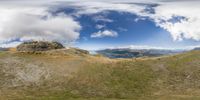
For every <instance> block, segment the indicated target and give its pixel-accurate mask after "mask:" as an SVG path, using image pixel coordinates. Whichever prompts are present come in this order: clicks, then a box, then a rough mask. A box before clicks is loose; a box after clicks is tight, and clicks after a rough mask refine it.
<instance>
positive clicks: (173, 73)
mask: <svg viewBox="0 0 200 100" xmlns="http://www.w3.org/2000/svg"><path fill="white" fill-rule="evenodd" d="M2 54H3V53H1V52H0V56H1V57H0V60H1V59H5V58H8V57H13V59H15V60H19V59H20V60H22V61H23V62H27V63H25V64H24V63H23V65H27V64H37V63H39V65H40V67H43V66H45V67H46V68H49V69H50V70H52V74H51V77H50V79H49V80H46V81H42V82H41V84H39V85H35V84H30V85H22V86H18V87H4V88H2V91H3V92H4V93H2V94H1V96H0V99H1V98H2V99H4V100H6V99H9V100H16V99H18V100H66V99H67V100H199V99H200V95H199V94H200V84H199V83H200V61H199V59H200V52H199V51H192V52H188V53H183V54H178V55H173V56H169V57H161V58H144V59H136V60H131V59H118V60H115V59H113V60H110V59H106V58H104V57H75V58H73V59H72V58H68V57H54V56H45V55H43V56H42V55H18V54H15V55H14V54H9V56H5V55H4V56H2ZM16 57H17V58H16ZM15 60H14V61H15ZM108 60H109V61H108ZM36 62H37V63H36ZM80 62H81V63H80ZM1 63H2V62H0V67H1V66H5V65H4V64H1ZM40 63H42V64H40ZM20 64H21V63H20ZM20 64H19V65H20ZM49 65H51V66H49ZM77 66H79V67H77ZM74 67H77V70H76V71H73V72H72V73H70V76H67V77H64V75H63V74H65V73H62V71H63V70H66V73H67V71H69V70H71V68H74ZM73 70H74V69H73ZM0 72H1V71H0ZM0 77H1V75H0ZM0 80H1V78H0Z"/></svg>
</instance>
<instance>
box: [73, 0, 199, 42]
mask: <svg viewBox="0 0 200 100" xmlns="http://www.w3.org/2000/svg"><path fill="white" fill-rule="evenodd" d="M99 1H102V0H96V1H94V2H83V3H74V4H72V5H73V6H75V7H80V8H81V10H79V11H77V12H76V14H77V15H82V14H95V13H100V12H105V11H118V12H128V13H132V14H136V15H138V16H139V18H137V19H136V21H138V20H144V19H145V18H150V19H151V20H153V21H154V22H155V24H156V25H157V26H158V27H161V28H163V29H165V30H166V31H168V32H169V33H170V34H171V36H172V38H173V39H174V40H175V41H176V40H183V39H193V40H196V41H200V28H198V27H200V24H199V23H200V14H199V12H200V7H199V3H200V1H198V0H190V1H188V0H142V1H139V2H138V1H136V0H117V1H116V0H111V1H110V2H99ZM136 2H137V3H136ZM138 3H143V4H138ZM151 4H156V6H149V5H151ZM149 10H151V11H149ZM177 17H181V18H180V19H176V18H177ZM96 19H102V18H96ZM104 19H106V18H105V17H104ZM174 19H176V20H178V21H172V20H174ZM108 21H109V20H108Z"/></svg>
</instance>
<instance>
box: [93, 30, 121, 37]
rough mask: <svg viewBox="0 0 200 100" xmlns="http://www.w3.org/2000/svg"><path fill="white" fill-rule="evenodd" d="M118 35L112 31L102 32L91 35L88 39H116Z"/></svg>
mask: <svg viewBox="0 0 200 100" xmlns="http://www.w3.org/2000/svg"><path fill="white" fill-rule="evenodd" d="M117 36H118V33H117V32H115V31H113V30H104V31H98V32H96V33H93V34H92V35H91V36H90V37H91V38H102V37H117Z"/></svg>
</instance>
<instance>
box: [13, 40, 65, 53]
mask: <svg viewBox="0 0 200 100" xmlns="http://www.w3.org/2000/svg"><path fill="white" fill-rule="evenodd" d="M62 48H64V46H63V45H62V44H61V43H58V42H47V41H31V42H24V43H22V44H20V45H19V46H17V51H20V52H36V51H48V50H55V49H62Z"/></svg>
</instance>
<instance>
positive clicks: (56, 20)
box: [0, 7, 81, 46]
mask: <svg viewBox="0 0 200 100" xmlns="http://www.w3.org/2000/svg"><path fill="white" fill-rule="evenodd" d="M47 10H48V7H47V8H46V7H25V8H22V7H14V8H6V7H0V12H1V13H0V18H1V19H0V44H1V46H4V45H5V44H6V43H9V41H14V40H17V41H21V42H23V41H30V40H45V41H58V42H61V43H63V44H65V45H67V44H70V43H72V42H74V41H76V40H77V39H78V38H79V31H80V29H81V26H80V25H79V23H78V22H76V21H75V20H74V19H73V18H72V17H70V16H67V15H64V14H58V15H57V16H53V15H52V14H51V13H49V12H48V11H47Z"/></svg>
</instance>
